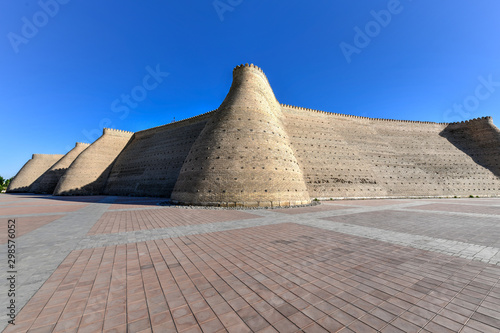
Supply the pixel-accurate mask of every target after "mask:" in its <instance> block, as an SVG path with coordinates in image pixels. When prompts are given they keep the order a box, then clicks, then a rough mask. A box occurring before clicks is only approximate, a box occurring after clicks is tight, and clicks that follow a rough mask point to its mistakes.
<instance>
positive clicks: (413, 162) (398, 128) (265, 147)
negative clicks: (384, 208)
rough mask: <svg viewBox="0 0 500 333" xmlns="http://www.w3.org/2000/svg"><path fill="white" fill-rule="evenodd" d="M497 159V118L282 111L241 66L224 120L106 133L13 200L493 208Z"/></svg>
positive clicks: (499, 168) (53, 158)
mask: <svg viewBox="0 0 500 333" xmlns="http://www.w3.org/2000/svg"><path fill="white" fill-rule="evenodd" d="M499 147H500V130H499V129H498V128H497V127H496V126H495V125H494V124H493V121H492V119H491V117H481V118H476V119H471V120H465V121H461V122H455V123H436V122H428V121H413V120H396V119H383V118H370V117H363V116H355V115H349V114H342V113H333V112H325V111H320V110H314V109H310V108H304V107H298V106H292V105H287V104H280V103H279V101H277V99H276V97H275V95H274V92H273V90H272V88H271V86H270V84H269V80H268V78H267V76H266V75H265V74H264V71H263V70H262V69H261V68H259V67H257V66H255V65H253V64H244V65H239V66H236V67H235V68H234V70H233V82H232V84H231V87H230V89H229V92H228V94H227V95H226V97H225V99H224V101H222V103H221V105H220V106H219V107H218V108H217V109H216V110H213V111H209V112H207V113H203V114H200V115H197V116H194V117H190V118H186V119H183V120H178V121H174V122H172V123H169V124H165V125H161V126H157V127H153V128H150V129H146V130H142V131H139V132H135V133H133V132H128V131H122V130H116V129H109V128H105V129H103V135H102V136H101V137H100V138H99V139H98V140H96V141H95V142H94V143H92V144H91V145H88V144H83V143H76V144H75V148H74V149H73V150H71V151H70V152H69V153H68V154H66V155H65V156H64V157H63V158H61V155H45V154H34V155H33V157H32V159H30V160H29V161H28V163H26V165H25V166H24V167H23V168H22V169H21V170H20V172H19V173H18V175H16V177H15V178H14V180H13V181H12V182H11V185H10V187H9V191H11V192H13V191H27V190H30V189H31V190H33V191H37V192H46V193H50V191H51V188H52V187H53V186H54V184H55V183H56V182H57V186H56V188H55V190H54V194H60V195H73V194H74V195H88V194H109V195H127V196H128V195H139V196H150V195H152V196H164V197H170V198H171V199H172V201H173V202H177V203H181V204H192V205H211V206H224V207H278V206H279V207H281V206H294V205H303V204H307V203H310V202H311V199H312V198H320V199H321V198H326V199H328V198H352V197H356V198H378V197H405V196H407V197H418V196H428V197H432V196H454V195H457V196H469V195H482V196H487V195H498V193H500V154H499ZM35 171H36V172H35ZM57 180H58V181H57Z"/></svg>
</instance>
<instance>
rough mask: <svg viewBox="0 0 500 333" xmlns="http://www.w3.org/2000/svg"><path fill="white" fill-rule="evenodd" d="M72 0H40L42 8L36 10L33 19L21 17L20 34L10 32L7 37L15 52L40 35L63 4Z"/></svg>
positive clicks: (39, 4) (39, 3)
mask: <svg viewBox="0 0 500 333" xmlns="http://www.w3.org/2000/svg"><path fill="white" fill-rule="evenodd" d="M69 1H70V0H40V1H38V6H39V7H40V10H38V11H37V12H35V13H34V14H33V16H32V17H31V19H29V18H28V17H26V16H23V17H22V18H21V21H22V23H23V24H22V26H21V30H20V34H17V33H15V32H12V31H11V32H9V33H8V34H7V39H8V40H9V42H10V45H11V46H12V49H13V50H14V52H15V53H19V46H20V45H21V44H28V43H29V41H30V40H31V39H33V38H35V36H36V35H38V32H39V31H40V29H41V28H43V27H45V26H46V25H47V24H48V23H49V21H50V20H51V19H52V18H54V17H55V16H56V15H57V14H58V13H59V9H60V7H61V5H66V4H67V3H68V2H69Z"/></svg>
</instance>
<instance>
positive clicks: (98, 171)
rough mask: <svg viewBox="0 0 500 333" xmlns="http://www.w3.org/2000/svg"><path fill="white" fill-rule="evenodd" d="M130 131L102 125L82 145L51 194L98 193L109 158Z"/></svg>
mask: <svg viewBox="0 0 500 333" xmlns="http://www.w3.org/2000/svg"><path fill="white" fill-rule="evenodd" d="M132 135H133V133H130V132H123V131H116V130H110V129H104V131H103V135H102V136H101V137H100V138H99V139H97V140H96V141H95V142H94V143H93V144H91V145H90V146H89V147H88V148H87V149H85V150H84V151H83V152H82V153H81V154H80V155H78V157H77V158H76V159H75V161H74V162H73V163H72V164H71V166H70V167H69V168H68V170H67V171H66V172H65V173H64V175H63V176H62V177H61V179H60V180H59V183H58V184H57V186H56V189H55V190H54V195H95V194H102V192H103V189H104V185H105V184H106V180H107V179H108V176H109V172H110V171H111V167H112V165H113V162H114V161H115V160H116V158H117V157H118V155H119V154H120V152H121V151H122V150H123V148H125V146H126V145H127V143H128V142H129V141H130V138H131V137H132Z"/></svg>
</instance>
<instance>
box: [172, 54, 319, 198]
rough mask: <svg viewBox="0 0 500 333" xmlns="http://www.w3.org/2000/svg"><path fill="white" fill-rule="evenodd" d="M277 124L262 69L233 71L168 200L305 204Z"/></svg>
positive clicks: (278, 119)
mask: <svg viewBox="0 0 500 333" xmlns="http://www.w3.org/2000/svg"><path fill="white" fill-rule="evenodd" d="M282 120H283V115H282V112H281V107H280V105H279V103H278V101H277V100H276V97H275V96H274V93H273V91H272V89H271V87H270V85H269V82H268V80H267V78H266V76H265V75H264V73H263V72H262V70H261V69H260V68H258V67H255V66H253V65H248V64H247V65H242V66H238V67H236V68H235V69H234V71H233V83H232V85H231V88H230V90H229V93H228V94H227V96H226V98H225V100H224V101H223V103H222V104H221V106H220V107H219V108H218V109H217V111H216V112H215V114H214V115H213V116H212V117H211V119H210V120H209V121H208V122H207V124H206V126H205V128H204V129H203V131H202V132H201V133H200V135H199V137H198V138H197V140H196V142H195V143H194V144H193V147H192V148H191V151H190V152H189V155H188V156H187V158H186V160H185V162H184V165H183V166H182V169H181V172H180V174H179V179H178V180H177V183H176V185H175V188H174V191H173V192H172V199H173V200H175V201H179V202H183V203H189V204H199V205H221V206H247V207H254V206H289V205H298V204H304V203H308V202H310V198H309V194H308V193H307V188H306V186H305V183H304V177H303V175H302V170H301V168H300V166H299V163H298V161H297V159H296V158H295V156H294V151H293V148H292V147H291V143H290V140H289V137H288V133H287V131H286V129H285V127H284V124H283V122H282Z"/></svg>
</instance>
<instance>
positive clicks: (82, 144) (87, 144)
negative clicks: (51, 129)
mask: <svg viewBox="0 0 500 333" xmlns="http://www.w3.org/2000/svg"><path fill="white" fill-rule="evenodd" d="M78 146H90V143H85V142H77V143H75V147H78Z"/></svg>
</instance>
